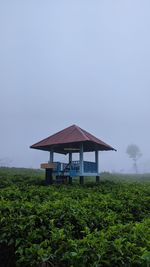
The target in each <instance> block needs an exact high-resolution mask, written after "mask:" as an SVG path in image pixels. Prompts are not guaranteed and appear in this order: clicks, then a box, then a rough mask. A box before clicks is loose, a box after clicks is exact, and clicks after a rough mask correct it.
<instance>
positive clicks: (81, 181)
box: [80, 176, 84, 185]
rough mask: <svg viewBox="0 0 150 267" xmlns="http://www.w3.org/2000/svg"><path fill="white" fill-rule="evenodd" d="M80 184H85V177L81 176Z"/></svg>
mask: <svg viewBox="0 0 150 267" xmlns="http://www.w3.org/2000/svg"><path fill="white" fill-rule="evenodd" d="M80 184H81V185H83V184H84V176H80Z"/></svg>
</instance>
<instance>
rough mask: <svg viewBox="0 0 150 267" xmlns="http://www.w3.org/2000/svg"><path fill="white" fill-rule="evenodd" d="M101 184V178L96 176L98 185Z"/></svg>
mask: <svg viewBox="0 0 150 267" xmlns="http://www.w3.org/2000/svg"><path fill="white" fill-rule="evenodd" d="M99 182H100V177H99V176H96V183H97V184H99Z"/></svg>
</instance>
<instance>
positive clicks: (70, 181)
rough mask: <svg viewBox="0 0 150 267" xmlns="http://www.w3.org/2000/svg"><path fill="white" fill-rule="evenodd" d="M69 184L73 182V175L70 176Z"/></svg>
mask: <svg viewBox="0 0 150 267" xmlns="http://www.w3.org/2000/svg"><path fill="white" fill-rule="evenodd" d="M69 184H72V177H71V176H69Z"/></svg>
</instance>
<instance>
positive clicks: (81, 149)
mask: <svg viewBox="0 0 150 267" xmlns="http://www.w3.org/2000/svg"><path fill="white" fill-rule="evenodd" d="M83 172H84V170H83V143H82V144H81V146H80V176H83Z"/></svg>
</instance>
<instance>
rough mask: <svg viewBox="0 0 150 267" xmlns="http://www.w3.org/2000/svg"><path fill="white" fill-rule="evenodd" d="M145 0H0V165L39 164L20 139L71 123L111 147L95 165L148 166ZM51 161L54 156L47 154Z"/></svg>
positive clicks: (149, 64)
mask: <svg viewBox="0 0 150 267" xmlns="http://www.w3.org/2000/svg"><path fill="white" fill-rule="evenodd" d="M149 10H150V2H149V1H148V0H143V1H140V0H133V1H129V0H126V1H119V0H115V1H114V0H112V1H111V0H109V1H107V0H105V1H103V0H101V1H99V0H95V1H88V0H86V1H85V0H83V1H78V0H76V1H69V0H68V1H57V0H56V1H48V0H44V1H39V0H30V1H29V0H26V1H19V0H18V1H17V0H14V1H10V0H6V1H1V3H0V37H1V42H0V59H1V60H0V122H1V123H0V165H8V166H16V167H31V168H39V167H40V163H41V162H44V161H47V160H48V158H49V153H48V152H42V151H37V150H31V149H30V148H29V146H30V145H32V144H33V143H36V142H38V141H40V140H41V139H44V138H45V137H47V136H49V135H52V134H54V133H56V132H57V131H59V130H62V129H64V128H66V127H68V126H70V125H72V124H77V125H78V126H80V127H81V128H83V129H85V130H87V131H89V132H90V133H92V134H93V135H95V136H96V137H97V138H99V139H101V140H103V141H104V142H106V143H108V144H109V145H111V146H113V147H114V148H116V149H117V152H113V151H110V152H100V160H99V166H100V171H111V172H133V166H132V165H133V164H132V160H131V159H130V158H129V157H128V155H127V154H126V148H127V146H128V145H129V144H136V145H137V146H138V147H139V148H140V150H141V152H142V157H141V158H140V159H139V161H138V168H139V172H149V171H150V154H149V149H148V148H149V147H148V145H147V144H148V140H149V136H150V126H149V123H148V121H149V114H150V105H149V99H150V89H149V88H150V75H149V73H150V35H149V29H150V16H149ZM55 157H56V158H57V159H59V157H60V156H59V155H55Z"/></svg>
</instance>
